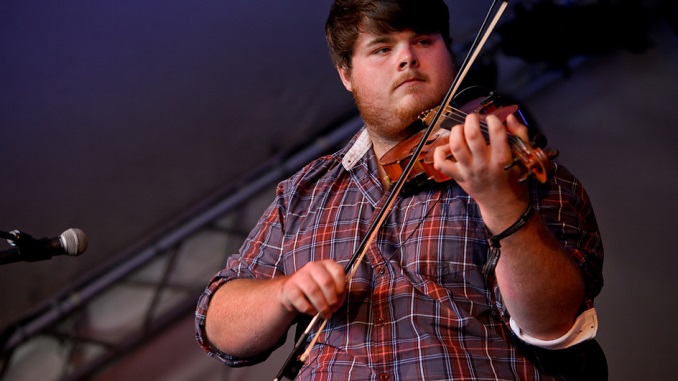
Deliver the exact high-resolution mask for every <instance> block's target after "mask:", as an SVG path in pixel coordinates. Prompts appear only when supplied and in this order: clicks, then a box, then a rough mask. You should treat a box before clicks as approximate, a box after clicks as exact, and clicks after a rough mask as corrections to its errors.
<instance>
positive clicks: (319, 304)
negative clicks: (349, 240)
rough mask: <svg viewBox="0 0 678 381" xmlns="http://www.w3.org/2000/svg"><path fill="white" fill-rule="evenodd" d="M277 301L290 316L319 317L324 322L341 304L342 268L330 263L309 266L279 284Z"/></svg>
mask: <svg viewBox="0 0 678 381" xmlns="http://www.w3.org/2000/svg"><path fill="white" fill-rule="evenodd" d="M279 297H280V302H281V303H282V305H283V307H284V308H285V309H287V310H288V311H290V312H301V313H304V314H308V315H315V314H317V313H320V315H321V316H322V317H323V318H324V319H327V318H329V317H330V316H331V315H332V314H333V313H334V312H336V311H337V310H338V309H339V307H341V305H342V304H343V303H344V299H345V297H346V273H345V271H344V268H343V267H342V266H341V265H339V264H338V263H336V262H335V261H333V260H324V261H317V262H309V263H307V264H306V265H304V267H302V268H301V269H299V270H298V271H297V272H295V273H294V274H292V275H290V276H288V277H287V278H286V279H285V280H284V281H283V282H282V286H281V288H280V295H279Z"/></svg>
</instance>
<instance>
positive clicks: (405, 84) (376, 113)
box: [338, 30, 454, 141]
mask: <svg viewBox="0 0 678 381" xmlns="http://www.w3.org/2000/svg"><path fill="white" fill-rule="evenodd" d="M351 62H352V68H351V70H348V69H346V68H343V69H342V68H339V69H338V70H339V74H340V76H341V79H342V82H343V83H344V86H345V87H346V89H348V90H349V91H351V92H352V93H353V96H354V97H355V99H356V103H357V104H358V107H359V109H360V112H361V114H362V116H363V119H364V120H365V123H366V124H367V125H368V128H370V127H371V132H373V133H375V132H376V133H377V134H380V135H382V137H383V138H384V139H387V140H397V141H399V140H402V139H404V137H406V136H402V135H403V134H404V133H406V131H405V128H406V127H408V126H409V125H411V124H412V123H414V121H415V120H416V118H417V117H418V116H419V114H420V113H421V112H422V111H425V110H428V109H430V108H433V107H435V106H437V105H438V103H439V102H440V101H441V100H442V98H443V97H444V95H445V93H446V92H447V90H448V88H449V86H450V84H451V83H452V80H453V75H454V69H453V63H452V57H451V54H450V52H449V51H448V49H447V46H446V45H445V41H444V40H443V38H442V37H441V36H440V34H424V35H422V34H416V33H415V32H413V31H409V30H405V31H401V32H391V33H388V34H383V35H375V34H372V33H369V32H364V31H361V32H360V34H359V35H358V39H357V40H356V43H355V47H354V52H353V59H352V61H351ZM408 134H409V133H408Z"/></svg>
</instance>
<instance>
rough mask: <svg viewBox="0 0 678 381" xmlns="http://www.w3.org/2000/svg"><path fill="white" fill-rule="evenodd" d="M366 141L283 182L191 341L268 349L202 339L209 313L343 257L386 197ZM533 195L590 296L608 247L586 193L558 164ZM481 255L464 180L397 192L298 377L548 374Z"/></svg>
mask: <svg viewBox="0 0 678 381" xmlns="http://www.w3.org/2000/svg"><path fill="white" fill-rule="evenodd" d="M370 147H371V143H370V141H369V137H368V136H367V134H366V133H365V131H364V130H363V131H362V133H360V134H358V135H356V137H355V138H354V139H353V141H352V142H351V143H349V145H348V146H347V147H346V148H344V149H343V150H342V151H340V152H338V153H336V154H335V155H332V156H327V157H324V158H320V159H318V160H316V161H314V162H312V163H311V164H309V165H308V166H306V167H305V168H304V169H303V170H301V171H300V172H298V173H297V174H296V175H294V176H293V177H291V178H290V179H288V180H286V181H284V182H282V183H281V184H279V186H278V188H277V197H276V198H275V201H274V202H273V203H272V204H271V205H270V206H269V208H268V209H267V211H266V212H265V214H264V215H263V217H262V218H261V219H260V221H259V223H258V225H257V226H256V228H255V229H254V230H253V231H252V233H251V234H250V236H249V237H248V239H247V240H246V241H245V243H244V245H243V246H242V248H241V250H240V253H239V254H236V255H233V256H231V257H230V258H229V259H228V261H227V264H226V267H225V269H223V270H222V271H220V272H219V273H217V274H216V276H215V277H214V278H213V279H212V280H211V282H210V285H209V286H208V287H207V289H206V290H205V293H204V294H203V295H202V297H201V298H200V300H199V303H198V308H197V311H196V331H197V338H198V342H199V343H200V344H201V345H202V346H203V348H204V349H205V350H206V351H208V353H209V354H210V355H212V356H216V357H218V358H220V359H221V360H222V361H224V362H225V363H226V364H229V365H247V364H252V363H255V362H257V361H261V360H263V359H264V358H266V357H267V356H268V353H265V354H262V355H261V356H259V357H257V358H236V357H233V356H230V355H228V354H225V353H222V352H220V351H219V350H217V349H216V348H214V347H212V346H211V345H210V344H209V341H208V340H207V339H206V335H205V330H204V322H205V318H204V317H205V314H206V310H207V308H208V304H209V300H210V297H211V295H212V293H213V292H214V291H215V290H216V289H217V288H218V287H219V286H220V285H221V284H223V283H224V282H227V281H229V280H231V279H234V278H259V279H268V278H272V277H275V276H279V275H282V274H291V273H293V272H295V271H296V270H298V269H299V268H301V267H302V266H304V265H305V264H306V263H308V262H310V261H318V260H323V259H333V260H335V261H337V262H338V263H340V264H346V263H347V262H348V260H349V258H350V257H351V255H352V254H353V252H354V251H355V250H356V248H357V246H358V245H359V244H360V240H361V239H362V237H363V236H364V235H365V234H366V231H367V229H368V224H369V222H370V218H371V217H372V215H373V213H375V206H376V204H377V203H378V201H379V199H380V198H381V197H382V194H383V190H382V186H381V183H380V181H379V177H378V171H377V167H376V160H375V157H374V154H373V152H372V150H371V149H370ZM532 197H533V200H534V202H535V205H536V207H537V210H538V212H539V214H540V215H541V216H542V217H543V219H544V220H545V221H546V223H547V224H548V226H549V227H550V229H551V230H552V232H553V233H554V234H555V236H556V237H557V238H558V239H559V241H560V242H561V243H562V245H563V246H564V247H565V248H566V249H567V251H568V252H569V253H570V255H571V256H572V257H573V258H574V260H575V261H576V262H577V263H579V265H580V267H581V269H582V271H583V273H584V275H585V278H586V285H587V299H588V302H590V301H591V300H592V299H593V297H594V296H595V295H596V294H597V293H598V292H599V291H600V288H601V287H602V275H601V266H602V256H603V251H602V244H601V240H600V237H599V233H598V228H597V225H596V221H595V217H594V215H593V211H592V209H591V206H590V203H589V200H588V197H587V195H586V193H585V191H584V189H583V188H582V186H581V184H580V183H579V182H578V181H577V180H576V179H575V178H574V177H573V176H572V175H571V174H570V173H569V172H567V170H566V169H565V168H564V167H562V166H557V170H556V172H555V175H554V176H553V177H552V179H551V180H550V181H549V182H548V183H547V184H543V185H542V184H534V185H533V186H532ZM488 252H489V247H488V242H487V235H486V231H485V227H484V224H483V221H482V219H481V216H480V212H479V210H478V207H477V205H476V204H475V202H474V201H473V200H472V199H471V198H470V197H469V196H468V195H467V194H466V193H465V192H464V191H463V190H462V189H461V188H460V187H459V186H457V185H455V184H453V183H447V184H437V185H435V186H432V187H430V188H429V189H423V190H421V191H419V192H418V193H417V194H414V195H411V196H399V197H398V199H397V201H396V202H395V205H394V207H393V209H392V210H391V211H390V213H389V215H388V217H387V219H386V221H385V223H384V225H383V226H382V227H381V230H380V232H379V234H378V237H377V239H376V241H375V242H373V243H372V244H371V245H370V246H369V248H368V251H367V254H366V257H365V260H364V262H362V263H361V264H360V265H359V268H358V270H357V272H356V274H355V276H354V277H353V279H351V281H350V284H349V293H348V298H347V300H346V303H345V304H344V306H343V307H342V308H341V309H340V310H339V311H337V312H336V313H335V314H334V315H333V317H332V318H331V319H330V320H329V321H328V324H327V326H326V328H325V329H324V331H322V332H321V333H319V335H320V336H319V340H318V342H317V344H316V345H315V346H314V348H313V351H312V353H311V356H310V358H309V360H308V361H307V362H306V365H305V366H304V368H302V370H301V372H300V373H299V377H298V379H299V380H309V381H311V380H313V381H321V380H338V379H340V380H375V381H376V380H380V381H385V380H395V381H400V380H427V381H432V380H541V379H550V378H549V377H547V376H544V375H542V374H540V373H539V371H538V370H537V369H536V368H535V367H534V366H533V365H532V364H531V363H530V362H529V361H528V360H527V359H526V358H525V357H523V356H522V355H521V354H520V353H519V352H518V351H517V350H516V348H515V347H514V346H513V345H511V337H510V335H511V333H510V328H508V327H507V321H508V318H509V316H508V314H507V312H506V308H505V307H504V305H503V303H502V300H501V294H500V292H499V289H498V286H497V284H496V281H495V280H494V279H493V278H489V282H488V280H486V279H485V277H484V276H483V273H482V268H483V265H484V264H485V262H486V259H487V255H488ZM589 305H590V304H589ZM234 308H237V306H234ZM303 328H304V327H302V329H303ZM271 350H273V349H271ZM272 376H273V375H272Z"/></svg>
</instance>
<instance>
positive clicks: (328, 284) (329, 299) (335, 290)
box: [313, 261, 346, 314]
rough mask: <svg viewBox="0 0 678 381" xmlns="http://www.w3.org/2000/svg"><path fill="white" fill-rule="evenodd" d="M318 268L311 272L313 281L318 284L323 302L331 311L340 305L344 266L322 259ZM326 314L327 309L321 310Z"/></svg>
mask: <svg viewBox="0 0 678 381" xmlns="http://www.w3.org/2000/svg"><path fill="white" fill-rule="evenodd" d="M319 265H320V268H319V269H318V271H316V272H314V273H313V278H314V281H315V283H316V284H317V285H318V286H319V288H320V291H321V292H322V296H323V299H324V303H325V304H326V305H327V307H328V309H329V313H332V312H334V311H336V310H337V309H339V307H341V304H342V302H343V299H344V291H345V289H346V274H345V272H344V268H343V267H342V266H340V265H339V264H337V263H336V262H334V261H322V262H320V263H319ZM321 312H322V313H324V314H326V313H328V311H324V310H321Z"/></svg>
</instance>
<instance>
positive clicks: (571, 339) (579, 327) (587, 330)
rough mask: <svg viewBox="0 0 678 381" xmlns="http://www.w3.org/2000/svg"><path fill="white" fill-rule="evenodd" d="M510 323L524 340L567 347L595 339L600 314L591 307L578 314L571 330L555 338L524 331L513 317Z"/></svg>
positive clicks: (532, 343)
mask: <svg viewBox="0 0 678 381" xmlns="http://www.w3.org/2000/svg"><path fill="white" fill-rule="evenodd" d="M509 325H510V326H511V330H512V331H513V333H515V334H516V335H517V336H518V337H519V338H520V339H521V340H523V341H524V342H526V343H528V344H530V345H534V346H535V347H540V348H544V349H551V350H554V349H565V348H569V347H571V346H573V345H576V344H579V343H581V342H582V341H586V340H589V339H593V338H594V337H596V332H598V315H597V314H596V309H595V308H591V309H588V310H586V311H584V312H582V313H581V315H579V316H577V320H576V321H575V322H574V325H573V326H572V328H570V330H569V331H568V332H567V333H566V334H564V335H563V336H561V337H559V338H557V339H553V340H540V339H537V338H535V337H532V336H530V335H528V334H526V333H525V332H523V330H522V329H520V327H518V324H516V322H515V321H514V320H513V318H511V320H510V322H509Z"/></svg>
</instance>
